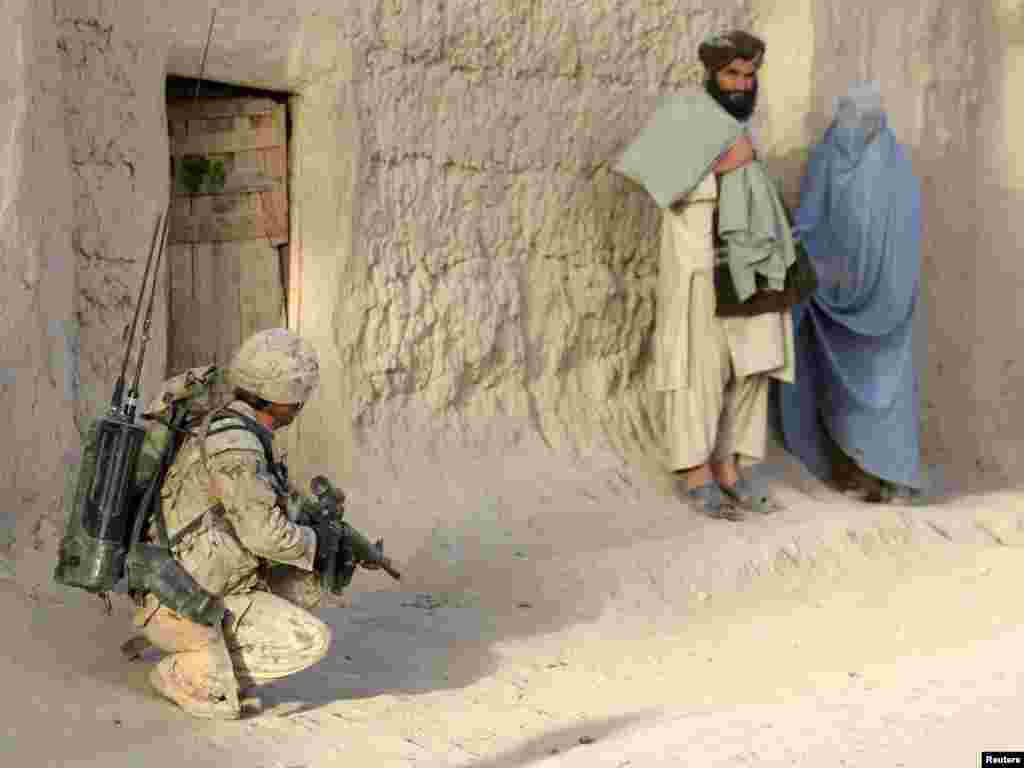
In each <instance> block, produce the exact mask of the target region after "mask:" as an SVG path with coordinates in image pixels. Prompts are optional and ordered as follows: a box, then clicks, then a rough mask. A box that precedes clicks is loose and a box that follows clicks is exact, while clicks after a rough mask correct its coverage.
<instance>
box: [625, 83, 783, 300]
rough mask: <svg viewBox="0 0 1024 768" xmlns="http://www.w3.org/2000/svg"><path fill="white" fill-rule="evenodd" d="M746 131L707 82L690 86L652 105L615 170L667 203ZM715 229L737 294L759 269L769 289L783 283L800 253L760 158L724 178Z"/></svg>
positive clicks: (746, 290) (751, 284) (745, 292)
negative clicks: (706, 86) (654, 107)
mask: <svg viewBox="0 0 1024 768" xmlns="http://www.w3.org/2000/svg"><path fill="white" fill-rule="evenodd" d="M744 131H745V128H744V126H743V125H742V124H740V123H739V122H738V121H737V120H736V119H734V118H733V117H732V116H731V115H730V114H729V113H727V112H726V111H725V110H724V109H722V108H721V107H720V106H719V105H718V103H717V102H716V101H715V100H714V99H713V98H711V96H710V95H708V93H707V92H706V91H705V90H704V89H702V88H700V89H689V90H687V91H683V92H681V93H678V94H674V95H672V96H671V97H669V98H668V99H666V100H665V102H664V103H663V104H662V105H661V106H660V107H658V109H657V110H655V112H654V114H653V115H652V116H651V117H650V119H649V120H648V121H647V123H646V125H645V126H644V128H643V130H642V131H641V132H640V134H639V135H638V136H637V138H636V139H635V140H634V141H633V143H632V144H630V145H629V146H628V147H627V148H626V150H625V152H623V153H622V156H621V157H620V158H619V160H618V162H616V164H615V165H614V166H613V170H614V171H615V172H616V173H620V174H622V175H624V176H627V177H628V178H630V179H633V180H634V181H635V182H637V183H638V184H640V185H641V186H643V187H644V189H646V190H647V192H648V194H650V195H651V197H652V198H654V201H655V202H656V203H657V204H658V206H659V207H661V208H669V207H671V206H672V205H674V204H676V203H677V202H679V201H680V200H683V199H685V198H686V196H687V195H689V194H690V193H691V192H692V191H693V190H694V189H695V188H696V187H697V185H698V184H700V182H701V181H702V180H703V179H704V177H706V176H707V175H708V174H709V173H711V172H712V169H713V167H714V165H715V162H716V161H717V160H718V158H719V157H721V155H722V153H723V152H725V151H726V150H728V148H729V147H731V146H732V145H733V144H735V143H736V141H737V140H738V139H739V138H740V136H742V135H743V133H744ZM718 233H719V235H720V236H721V238H722V240H723V241H724V244H725V251H726V254H727V260H728V263H729V269H730V273H731V275H732V278H733V282H734V284H735V287H736V293H737V295H738V297H739V299H740V301H745V300H746V299H748V298H750V296H752V295H753V294H754V293H755V292H756V290H757V277H758V275H760V276H761V277H762V278H763V281H764V282H765V283H766V284H767V287H768V288H770V289H771V290H782V289H783V287H784V285H785V280H786V271H787V269H788V268H789V266H790V265H791V264H792V263H793V262H794V261H795V260H796V253H795V251H794V248H793V240H792V236H791V234H790V228H789V222H788V220H787V217H786V211H785V207H784V206H783V204H782V200H781V199H780V197H779V194H778V190H777V189H776V186H775V184H774V183H773V182H772V181H771V179H770V178H769V176H768V173H767V172H766V171H765V169H764V166H762V165H761V163H760V162H759V161H756V160H755V161H753V162H751V163H748V164H747V165H744V166H742V167H741V168H737V169H736V170H734V171H731V172H729V173H727V174H724V175H723V176H722V177H721V178H720V180H719V192H718Z"/></svg>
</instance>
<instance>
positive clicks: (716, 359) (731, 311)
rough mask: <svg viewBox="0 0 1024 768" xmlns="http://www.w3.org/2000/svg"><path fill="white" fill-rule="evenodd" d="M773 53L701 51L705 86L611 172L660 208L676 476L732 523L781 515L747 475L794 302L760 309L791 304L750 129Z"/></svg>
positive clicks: (708, 44) (783, 363)
mask: <svg viewBox="0 0 1024 768" xmlns="http://www.w3.org/2000/svg"><path fill="white" fill-rule="evenodd" d="M764 53H765V44H764V43H763V42H762V41H761V40H759V39H757V38H756V37H754V36H752V35H750V34H747V33H746V32H743V31H732V32H727V33H725V34H720V35H715V36H714V37H712V38H710V39H708V40H707V41H705V42H704V43H702V44H701V46H700V48H699V50H698V55H699V57H700V60H701V62H702V63H703V64H704V67H705V70H706V80H705V84H704V88H703V89H700V90H699V91H696V90H695V91H693V92H688V93H682V94H678V95H676V96H674V97H672V98H671V99H670V100H669V101H668V102H667V103H666V104H665V105H664V106H663V107H661V108H660V109H659V110H658V112H657V113H656V114H655V116H654V117H653V118H652V119H651V121H649V123H648V125H647V127H646V128H645V130H644V132H643V133H642V134H641V136H640V137H639V138H638V139H637V140H636V141H635V142H634V144H633V145H631V147H630V148H629V149H628V150H627V151H626V153H624V155H623V158H622V159H621V160H620V162H619V163H618V165H617V166H616V170H617V171H619V172H620V173H623V174H625V175H627V176H630V177H631V178H633V179H634V180H637V181H640V183H642V184H643V185H644V186H645V188H646V189H647V190H648V192H650V193H651V194H652V196H653V197H654V198H655V200H656V201H657V202H658V204H659V206H661V207H662V209H663V218H662V246H661V254H660V259H659V279H658V285H657V301H658V308H657V325H656V329H655V338H654V366H655V382H654V383H655V389H656V390H658V391H659V392H661V393H663V397H664V412H665V426H666V448H667V461H668V465H669V467H668V468H669V469H670V470H671V471H672V472H673V473H675V475H676V476H677V477H678V478H679V480H680V481H681V484H682V486H683V491H684V493H685V495H686V497H687V498H688V500H690V501H691V503H692V504H693V505H694V506H695V507H696V508H697V509H698V510H699V511H700V512H703V513H704V514H707V515H709V516H711V517H715V518H723V519H730V520H737V519H742V518H743V517H745V515H746V513H747V512H757V513H768V512H772V511H775V510H777V509H779V508H780V506H779V504H778V502H777V501H776V500H774V499H773V498H772V497H771V496H770V494H769V493H768V489H767V488H766V487H765V486H764V483H763V481H761V480H759V479H758V478H757V477H756V475H754V474H753V473H749V472H747V471H746V468H747V467H749V466H751V465H753V464H756V463H759V462H761V461H762V460H763V459H764V455H765V451H766V447H767V417H768V392H769V385H770V381H771V379H773V378H775V379H781V380H784V381H792V380H793V359H794V356H793V337H792V321H791V319H790V317H789V314H788V312H787V311H786V309H787V307H786V305H785V303H784V302H782V303H780V302H777V301H776V302H774V303H773V302H771V301H768V302H762V301H761V298H762V297H763V296H782V295H783V293H782V290H783V284H784V282H785V280H786V275H787V269H788V268H789V266H790V265H791V264H793V263H794V255H793V254H794V245H793V241H792V238H791V233H790V228H789V224H788V221H787V220H786V213H785V209H784V207H783V205H782V203H781V200H780V199H779V195H778V190H777V188H776V187H775V185H774V183H771V182H770V180H769V179H768V177H767V174H766V172H765V171H764V169H763V167H762V166H761V164H760V162H759V161H758V160H757V157H756V153H755V151H754V147H753V143H752V141H751V138H750V135H749V129H748V127H747V121H748V120H749V119H750V118H751V116H752V115H753V113H754V109H755V106H756V103H757V78H758V71H759V70H760V68H761V65H762V62H763V60H764ZM723 254H725V255H724V256H723ZM726 287H728V290H726ZM726 296H729V297H731V299H730V301H731V302H732V304H731V305H727V302H726V299H725V298H724V297H726ZM741 468H743V469H742V470H741Z"/></svg>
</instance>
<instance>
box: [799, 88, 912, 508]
mask: <svg viewBox="0 0 1024 768" xmlns="http://www.w3.org/2000/svg"><path fill="white" fill-rule="evenodd" d="M801 195H802V197H801V203H800V207H799V209H798V210H797V213H796V216H795V229H796V233H797V235H798V236H799V238H800V239H801V240H802V241H803V243H804V246H805V247H806V249H807V253H808V254H809V256H810V258H811V260H812V261H813V263H814V266H815V269H816V270H817V273H818V278H819V287H818V290H817V292H816V293H815V294H814V295H813V296H812V297H811V298H810V299H808V300H807V301H806V302H804V303H802V304H800V305H798V306H796V307H794V309H793V321H794V322H793V331H794V336H795V341H796V378H795V383H794V384H786V383H780V390H779V406H780V411H781V414H780V415H781V423H782V432H783V436H784V440H785V445H786V448H787V450H789V451H790V452H791V453H793V454H795V455H796V456H797V457H798V458H800V460H801V461H802V462H803V463H804V465H805V466H806V467H807V468H808V469H809V470H810V471H811V472H812V473H813V474H815V475H816V476H817V477H819V478H820V479H822V480H828V479H829V477H830V475H831V465H830V462H829V458H828V455H829V454H828V452H827V448H826V446H827V441H826V436H825V434H824V433H823V430H825V429H827V430H828V434H829V435H830V436H831V437H832V439H833V440H834V441H835V443H836V444H837V445H838V446H839V447H840V448H841V449H842V450H843V451H844V452H845V453H846V455H847V456H849V457H850V458H851V459H853V460H854V461H855V462H857V464H858V465H859V466H860V467H861V468H862V469H863V470H865V471H867V472H869V473H870V474H872V475H875V476H876V477H879V478H881V479H883V480H887V481H889V482H891V483H895V484H898V485H902V486H906V487H910V488H914V489H919V488H920V487H921V483H920V457H919V418H918V414H919V398H918V384H917V370H916V367H915V364H914V354H913V346H914V344H913V318H914V308H915V305H916V303H917V296H918V285H919V279H920V239H921V215H920V208H921V193H920V185H919V182H918V180H917V178H916V177H915V175H914V173H913V170H912V168H911V163H910V158H909V157H908V155H907V152H906V150H905V149H904V147H903V146H902V145H900V144H899V143H898V142H897V141H896V137H895V135H894V134H893V132H892V131H891V130H890V128H889V127H888V124H887V120H886V117H885V114H884V112H883V111H882V109H881V103H880V101H879V100H878V97H877V94H873V93H871V92H870V91H865V90H864V89H863V88H861V89H859V90H858V89H854V90H853V91H851V93H850V95H848V96H847V97H846V98H845V99H841V100H840V101H839V109H838V112H837V116H836V119H835V120H834V121H833V123H832V125H831V127H830V128H829V130H828V132H827V133H826V134H825V138H824V140H823V141H822V143H821V144H819V145H817V146H816V147H815V148H814V150H813V151H812V154H811V157H810V162H809V165H808V169H807V174H806V177H805V179H804V183H803V188H802V192H801Z"/></svg>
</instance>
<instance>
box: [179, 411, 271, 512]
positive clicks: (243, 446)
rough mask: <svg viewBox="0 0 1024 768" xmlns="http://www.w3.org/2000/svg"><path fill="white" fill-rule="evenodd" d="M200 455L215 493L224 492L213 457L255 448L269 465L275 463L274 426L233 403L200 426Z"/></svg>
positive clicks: (216, 496)
mask: <svg viewBox="0 0 1024 768" xmlns="http://www.w3.org/2000/svg"><path fill="white" fill-rule="evenodd" d="M198 439H199V447H200V459H201V462H202V464H203V468H204V469H205V470H206V475H207V477H208V478H209V480H210V487H211V490H212V492H213V496H214V497H215V498H217V499H218V500H219V499H220V498H221V497H222V496H223V494H222V489H221V488H220V484H219V482H217V480H216V478H215V477H214V475H213V473H212V472H211V471H210V463H209V461H210V457H211V456H214V455H216V454H219V453H222V452H224V451H251V452H254V453H259V454H261V455H262V456H263V459H264V461H265V462H266V466H267V468H268V469H272V468H274V467H275V464H274V461H273V449H272V442H271V440H272V436H271V433H270V430H269V429H267V428H266V427H264V426H263V425H262V424H260V423H259V422H258V421H256V420H255V419H252V418H250V417H248V416H246V415H245V414H240V413H239V412H237V411H232V410H231V409H230V408H229V407H225V408H221V409H218V410H216V411H212V412H211V413H209V414H208V415H207V416H206V418H205V419H204V420H203V424H202V426H201V427H200V430H199V435H198Z"/></svg>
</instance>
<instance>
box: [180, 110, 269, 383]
mask: <svg viewBox="0 0 1024 768" xmlns="http://www.w3.org/2000/svg"><path fill="white" fill-rule="evenodd" d="M285 110H286V107H285V105H283V104H278V103H277V102H275V101H273V100H272V99H261V98H245V99H238V98H218V99H209V100H207V101H198V102H193V101H182V102H170V103H168V107H167V116H168V121H169V123H170V139H171V165H172V174H173V177H172V183H173V200H172V205H171V210H172V214H171V230H170V233H169V235H168V248H167V258H168V268H169V278H170V279H169V282H170V303H169V307H170V318H169V320H170V323H169V335H170V338H169V349H168V368H169V370H168V375H174V374H177V373H180V372H181V371H183V370H185V369H186V368H191V367H194V366H199V365H208V364H218V365H226V364H227V363H228V361H229V360H230V358H231V354H232V353H233V352H234V350H235V349H236V348H237V347H238V345H239V344H240V343H241V342H242V341H243V340H244V339H245V338H246V337H248V336H249V335H250V334H252V333H254V332H255V331H258V330H262V329H264V328H273V327H279V326H285V325H287V311H286V309H287V308H286V306H285V301H286V296H287V292H286V284H285V281H286V279H287V274H288V270H287V247H288V246H287V243H288V147H287V143H288V142H287V132H286V122H285V121H286V114H285Z"/></svg>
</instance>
